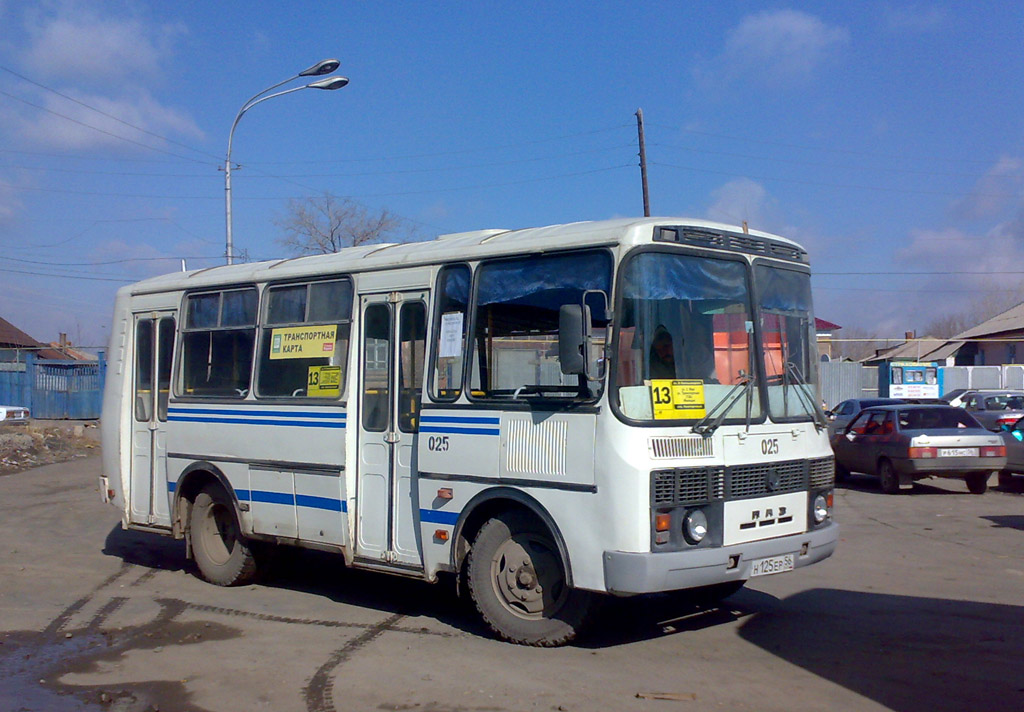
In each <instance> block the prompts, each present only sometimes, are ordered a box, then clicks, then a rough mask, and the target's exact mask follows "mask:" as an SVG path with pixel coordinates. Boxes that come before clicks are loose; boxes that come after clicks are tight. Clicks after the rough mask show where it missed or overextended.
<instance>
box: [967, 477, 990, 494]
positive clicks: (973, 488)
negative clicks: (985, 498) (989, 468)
mask: <svg viewBox="0 0 1024 712" xmlns="http://www.w3.org/2000/svg"><path fill="white" fill-rule="evenodd" d="M991 474H992V473H990V472H968V473H967V475H965V476H964V480H966V481H967V489H968V490H969V491H970V493H971V494H985V490H987V489H988V478H989V476H990V475H991Z"/></svg>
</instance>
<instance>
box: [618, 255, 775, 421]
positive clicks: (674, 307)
mask: <svg viewBox="0 0 1024 712" xmlns="http://www.w3.org/2000/svg"><path fill="white" fill-rule="evenodd" d="M747 275H748V272H747V267H746V264H745V263H744V262H743V261H741V260H730V259H714V258H708V257H698V256H694V255H684V254H669V253H665V252H641V253H639V254H637V255H635V256H634V257H632V258H631V259H630V260H629V261H628V262H627V263H626V264H625V265H624V267H623V270H622V290H621V292H622V304H621V310H620V312H619V313H620V314H621V319H620V320H619V327H618V329H619V331H618V351H617V353H616V358H615V359H614V369H615V373H614V377H615V383H616V385H617V394H618V399H619V403H618V405H619V409H620V411H621V413H622V414H623V415H624V416H626V417H627V418H630V419H633V420H677V421H678V420H690V421H697V420H700V419H701V418H704V417H705V416H706V415H707V413H709V412H711V411H713V410H714V409H715V407H716V406H719V405H720V404H723V402H724V401H725V400H726V399H727V398H728V399H729V402H728V404H727V405H728V409H727V411H726V413H725V417H727V418H730V419H735V418H743V419H746V418H750V419H755V420H756V419H759V418H760V417H761V403H760V398H759V393H758V389H757V388H755V387H753V386H754V385H755V384H754V382H753V379H752V378H751V375H752V374H751V345H752V340H751V337H752V333H751V332H752V331H753V326H752V317H751V311H750V285H749V280H748V276H747ZM743 386H749V387H748V388H744V387H743ZM730 394H735V396H736V397H731V396H730ZM722 407H723V408H724V407H725V406H724V405H723V406H722Z"/></svg>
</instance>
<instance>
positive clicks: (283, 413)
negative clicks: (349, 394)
mask: <svg viewBox="0 0 1024 712" xmlns="http://www.w3.org/2000/svg"><path fill="white" fill-rule="evenodd" d="M167 412H168V413H180V414H182V415H207V414H209V415H260V416H263V415H267V416H277V417H284V418H341V419H342V420H344V419H345V418H346V417H347V414H346V413H325V412H322V411H315V410H259V409H256V408H248V409H233V410H228V409H221V408H174V407H171V408H168V409H167Z"/></svg>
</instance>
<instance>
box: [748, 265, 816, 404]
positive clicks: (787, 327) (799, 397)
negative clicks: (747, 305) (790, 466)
mask: <svg viewBox="0 0 1024 712" xmlns="http://www.w3.org/2000/svg"><path fill="white" fill-rule="evenodd" d="M754 283H755V284H756V285H757V297H758V302H759V304H760V307H761V324H760V326H761V344H762V352H763V358H764V370H765V376H766V381H767V388H768V412H769V414H770V415H771V418H772V420H775V421H781V420H807V419H808V418H813V417H814V414H815V409H816V407H817V406H816V405H815V398H816V388H815V383H816V381H817V371H818V369H817V351H816V350H815V349H814V348H813V344H814V343H815V340H816V338H815V335H814V315H813V314H812V312H811V277H810V275H809V274H807V273H806V272H797V271H795V270H791V269H782V268H779V267H772V266H768V265H758V266H757V267H755V269H754Z"/></svg>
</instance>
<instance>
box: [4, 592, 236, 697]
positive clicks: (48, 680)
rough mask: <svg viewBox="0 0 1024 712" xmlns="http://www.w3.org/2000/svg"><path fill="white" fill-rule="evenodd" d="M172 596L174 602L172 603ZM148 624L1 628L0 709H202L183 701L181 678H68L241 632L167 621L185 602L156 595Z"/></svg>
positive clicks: (213, 625) (201, 623)
mask: <svg viewBox="0 0 1024 712" xmlns="http://www.w3.org/2000/svg"><path fill="white" fill-rule="evenodd" d="M174 603H177V602H174ZM162 605H163V606H164V608H163V610H162V611H161V614H160V615H159V616H157V619H156V620H154V621H153V622H151V623H147V624H145V625H142V626H135V627H129V628H116V629H111V630H100V629H98V628H96V627H94V626H90V627H88V628H85V629H79V630H71V629H62V630H59V631H54V630H53V629H52V628H50V629H47V630H46V631H43V632H42V633H39V632H31V631H18V632H11V633H6V634H3V635H0V710H10V711H11V712H155V711H156V710H175V711H180V712H208V711H207V710H205V709H204V708H202V707H197V706H195V705H194V704H192V703H191V701H190V700H189V693H188V691H187V690H186V689H185V684H184V682H183V681H180V680H148V681H145V682H122V683H112V684H106V685H68V684H64V683H62V682H61V681H60V680H61V678H63V676H65V675H67V674H69V673H77V674H88V673H90V672H95V671H97V670H98V669H99V667H100V665H101V664H110V663H115V662H117V661H118V660H120V659H122V658H123V657H124V656H125V655H127V654H128V653H131V652H134V651H140V650H150V651H152V650H155V649H159V648H165V647H176V646H182V645H194V644H196V643H200V642H204V641H210V640H228V639H231V638H237V637H239V636H240V635H241V632H240V631H239V630H238V629H235V628H231V627H228V626H225V625H222V624H220V623H213V622H205V621H192V622H188V623H181V622H177V621H175V620H173V618H174V617H176V616H177V615H178V614H179V613H181V612H182V611H183V610H184V609H185V605H184V604H180V605H174V604H173V603H172V602H166V601H165V602H162Z"/></svg>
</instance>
